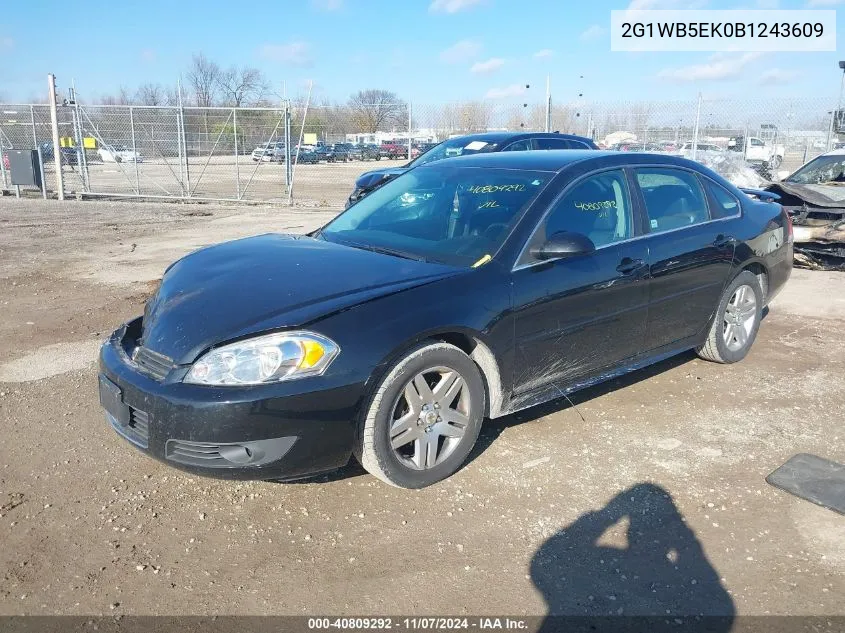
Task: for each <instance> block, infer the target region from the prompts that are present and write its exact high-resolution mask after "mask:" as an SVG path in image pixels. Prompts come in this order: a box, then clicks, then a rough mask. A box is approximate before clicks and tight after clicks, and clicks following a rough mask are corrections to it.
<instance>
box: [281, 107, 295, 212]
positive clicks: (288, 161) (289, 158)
mask: <svg viewBox="0 0 845 633" xmlns="http://www.w3.org/2000/svg"><path fill="white" fill-rule="evenodd" d="M283 115H284V117H285V131H284V134H285V187H286V188H287V193H288V205H289V206H293V189H292V188H291V180H293V154H292V152H291V145H290V142H291V136H290V131H291V130H290V101H288V100H287V99H285V102H284V113H283Z"/></svg>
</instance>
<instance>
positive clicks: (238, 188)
mask: <svg viewBox="0 0 845 633" xmlns="http://www.w3.org/2000/svg"><path fill="white" fill-rule="evenodd" d="M232 129H234V131H235V196H236V197H237V199H238V200H240V199H241V165H240V159H241V152H240V150H239V149H238V109H237V108H232Z"/></svg>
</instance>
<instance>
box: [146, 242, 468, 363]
mask: <svg viewBox="0 0 845 633" xmlns="http://www.w3.org/2000/svg"><path fill="white" fill-rule="evenodd" d="M462 271H463V269H461V268H455V267H452V266H446V265H442V264H433V263H426V262H418V261H415V260H409V259H401V258H398V257H393V256H391V255H383V254H380V253H373V252H371V251H364V250H361V249H357V248H352V247H348V246H342V245H340V244H336V243H333V242H327V241H324V240H319V239H314V238H310V237H304V236H293V235H279V234H269V235H262V236H258V237H252V238H247V239H243V240H236V241H232V242H225V243H223V244H219V245H217V246H212V247H209V248H205V249H202V250H200V251H197V252H195V253H192V254H190V255H188V256H186V257H184V258H182V259H180V260H179V261H177V262H176V263H175V264H173V265H172V266H171V267H170V268H169V269H168V270H167V271H166V273H165V275H164V277H163V278H162V282H161V287H160V288H159V290H158V292H157V293H156V295H155V296H154V297H153V298H152V299H151V300H150V301H149V302H148V303H147V307H146V310H145V312H144V320H143V334H142V344H143V345H144V346H145V347H147V348H149V349H151V350H153V351H156V352H159V353H161V354H164V355H165V356H169V357H170V358H172V359H173V360H174V361H175V362H176V363H178V364H185V363H190V362H193V361H194V360H195V359H196V358H197V356H198V355H199V354H200V353H202V352H203V351H205V350H206V349H208V348H209V347H212V346H214V345H218V344H220V343H223V342H225V341H229V340H234V339H238V338H242V337H244V336H248V335H250V334H254V333H258V332H264V331H269V330H274V329H279V328H285V327H296V326H303V325H306V324H308V323H310V322H312V321H314V320H316V319H319V318H322V317H325V316H328V315H330V314H332V313H334V312H337V311H340V310H344V309H347V308H350V307H353V306H355V305H358V304H360V303H363V302H366V301H370V300H372V299H376V298H378V297H382V296H385V295H389V294H392V293H395V292H400V291H402V290H406V289H409V288H412V287H415V286H419V285H422V284H425V283H429V282H431V281H435V280H437V279H441V278H444V277H448V276H451V275H455V274H459V273H460V272H462Z"/></svg>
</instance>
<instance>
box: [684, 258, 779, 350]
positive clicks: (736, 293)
mask: <svg viewBox="0 0 845 633" xmlns="http://www.w3.org/2000/svg"><path fill="white" fill-rule="evenodd" d="M762 315H763V291H762V290H761V289H760V282H759V281H758V279H757V276H756V275H755V274H754V273H752V272H750V271H748V270H744V271H742V272H741V273H740V274H738V275H737V276H736V277H735V278H734V279H733V281H731V282H730V283H729V284H728V286H727V288H725V291H724V292H723V293H722V298H721V299H720V301H719V306H718V308H717V309H716V314H715V315H714V317H713V323H712V324H711V326H710V332H709V333H708V335H707V340H706V341H705V342H704V344H703V345H701V347H699V348H697V349H696V352H697V353H698V355H699V356H700V357H701V358H703V359H705V360H709V361H713V362H714V363H736V362H738V361H741V360H742V359H743V358H745V357H746V356H747V355H748V352H749V350H750V349H751V346H752V345H753V344H754V339H756V338H757V331H758V330H759V329H760V319H761V318H762Z"/></svg>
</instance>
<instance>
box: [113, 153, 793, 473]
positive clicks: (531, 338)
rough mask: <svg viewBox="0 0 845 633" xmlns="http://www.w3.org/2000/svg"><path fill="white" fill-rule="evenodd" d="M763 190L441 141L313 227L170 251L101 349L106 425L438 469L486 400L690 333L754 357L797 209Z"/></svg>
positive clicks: (548, 383) (145, 447)
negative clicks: (139, 310) (137, 311)
mask: <svg viewBox="0 0 845 633" xmlns="http://www.w3.org/2000/svg"><path fill="white" fill-rule="evenodd" d="M468 154H469V153H468ZM755 195H757V196H758V199H756V200H755V199H752V197H751V196H749V195H747V194H746V193H745V192H743V191H742V190H739V189H737V188H736V187H734V186H733V185H731V184H730V183H729V182H728V181H726V180H725V179H723V178H722V177H720V176H719V175H718V174H716V173H715V172H712V171H710V170H709V169H707V168H705V167H704V166H702V165H700V164H698V163H694V162H692V161H688V160H685V159H683V158H679V157H676V156H670V155H660V156H656V155H654V154H647V155H646V154H639V153H628V154H625V153H620V152H595V151H586V150H583V151H554V152H537V151H533V152H498V153H494V154H484V153H479V152H476V154H475V155H463V156H461V157H457V158H454V159H449V160H448V161H446V162H443V163H441V162H436V161H435V162H430V163H428V164H425V165H422V166H420V167H419V168H416V169H412V170H410V171H408V172H407V173H405V174H403V175H401V176H399V177H397V178H395V179H393V180H391V181H390V182H388V183H387V184H385V185H384V186H383V187H380V188H379V189H377V190H376V191H374V192H373V193H371V194H370V195H369V196H367V197H366V198H364V199H363V200H362V201H360V202H359V203H358V204H356V205H355V206H353V207H352V208H350V209H348V210H347V211H346V212H345V213H342V214H341V215H340V216H338V217H336V218H335V219H334V220H332V221H331V222H329V223H328V224H327V225H325V226H323V227H322V228H320V229H318V230H316V231H314V232H312V233H311V234H309V235H307V236H303V235H278V234H268V235H261V236H257V237H251V238H247V239H239V240H236V241H231V242H225V243H223V244H217V245H214V246H210V247H207V248H203V249H200V250H198V251H195V252H194V253H192V254H190V255H187V256H186V257H184V258H182V259H181V260H179V261H177V262H175V263H174V264H173V265H171V266H170V267H168V268H167V270H166V272H165V273H164V275H163V277H162V280H161V284H160V285H159V287H158V290H157V291H156V293H155V295H154V296H153V297H152V298H151V299H150V300H149V301H148V303H147V305H146V308H145V310H144V314H143V316H139V317H137V318H135V319H133V320H131V321H129V322H128V323H126V324H125V325H123V326H121V327H120V328H118V329H117V330H116V331H115V332H114V333H113V334H112V335H111V336H110V337H109V338H108V340H107V341H106V342H105V343H104V344H103V346H102V347H101V350H100V360H99V369H100V373H99V394H100V402H101V404H102V406H103V408H104V409H105V413H106V416H105V417H106V420H107V423H108V424H109V425H110V426H111V427H112V429H113V430H114V431H115V432H116V433H118V434H119V435H121V436H122V437H123V438H124V439H126V440H127V441H128V442H130V443H132V444H133V445H134V447H135V448H136V449H138V450H140V451H142V452H144V453H146V454H147V455H149V456H151V457H154V458H156V459H158V460H161V461H162V462H164V463H165V464H168V465H170V466H173V467H175V468H180V469H183V470H187V471H191V472H194V473H197V474H201V475H207V476H217V477H224V478H227V479H264V480H266V479H298V478H302V477H304V476H308V475H314V474H317V473H322V472H326V471H330V470H333V469H337V468H340V467H343V466H344V465H346V464H347V463H348V461H349V460H350V458H351V457H352V456H353V455H354V457H355V458H356V459H357V460H358V461H359V462H360V463H361V464H362V465H363V467H364V468H365V469H367V470H368V471H369V472H370V473H371V474H373V475H374V476H376V477H378V478H380V479H382V480H383V481H385V482H387V483H389V484H391V485H394V486H399V487H403V488H422V487H425V486H429V485H431V484H434V483H436V482H438V481H440V480H442V479H445V478H446V477H449V476H450V475H452V474H453V473H454V472H455V471H456V470H458V469H459V468H460V467H461V466H462V464H463V463H464V462H465V460H466V459H467V457H468V456H469V455H470V452H471V451H472V448H473V446H474V444H475V443H476V440H477V438H478V436H479V432H480V430H481V426H482V424H483V422H484V420H485V418H498V417H501V416H504V415H508V414H512V413H514V412H516V411H520V410H522V409H526V408H528V407H531V406H534V405H538V404H542V403H545V402H549V401H552V400H555V399H559V398H560V397H561V394H564V395H565V394H567V393H570V392H572V391H575V390H577V389H582V388H585V387H588V386H591V385H594V384H597V383H600V382H602V381H606V380H610V379H613V378H616V377H618V376H621V375H624V374H626V373H628V372H630V371H633V370H635V369H638V368H641V367H643V366H646V365H650V364H653V363H655V362H658V361H660V360H663V359H665V358H667V357H669V356H673V355H676V354H679V353H682V352H685V351H687V350H691V349H692V350H695V351H696V352H697V353H698V355H699V356H700V357H702V358H704V359H707V360H710V361H714V362H717V363H735V362H738V361H741V360H742V359H743V358H745V356H746V355H747V354H748V352H749V350H750V349H751V347H752V345H753V344H754V341H755V339H756V336H757V333H758V329H759V328H760V324H761V320H762V316H763V310H764V308H765V307H766V305H767V304H768V303H769V302H770V301H771V299H772V298H773V297H775V296H776V295H777V293H778V292H779V291H780V290H781V289H782V288H783V287H784V284H785V283H786V281H787V279H788V278H789V276H790V273H791V271H792V230H791V225H790V222H789V219H788V217H787V215H786V213H785V212H784V210H783V209H782V208H781V207H780V205H778V204H776V203H773V202H771V201H770V199H771V198H773V196H771V195H769V199H766V194H765V192H755ZM245 279H248V281H249V283H245ZM374 323H375V324H378V327H372V325H373V324H374ZM770 345H772V346H774V347H773V349H776V348H777V347H776V345H777V344H776V343H770ZM724 380H729V377H728V376H727V375H725V377H724ZM560 458H561V459H564V458H565V457H563V453H562V454H561V456H560ZM509 459H510V460H518V461H515V462H514V463H512V464H511V466H512V467H514V468H518V467H519V465H520V464H521V463H522V462H524V460H525V457H524V455H523V454H521V453H519V452H518V451H516V452H512V453H511V454H510V455H504V454H503V455H502V456H500V457H499V460H509ZM573 464H574V465H575V466H576V467H577V465H578V464H577V463H576V462H575V461H573Z"/></svg>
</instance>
